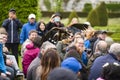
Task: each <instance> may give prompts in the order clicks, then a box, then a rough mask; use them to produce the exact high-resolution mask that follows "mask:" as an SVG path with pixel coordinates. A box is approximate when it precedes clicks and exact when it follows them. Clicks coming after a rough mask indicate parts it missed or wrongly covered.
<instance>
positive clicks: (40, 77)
mask: <svg viewBox="0 0 120 80" xmlns="http://www.w3.org/2000/svg"><path fill="white" fill-rule="evenodd" d="M59 66H60V57H59V55H58V52H57V50H55V49H52V48H50V49H48V50H47V51H46V52H45V54H44V55H43V57H42V59H41V65H40V66H39V67H38V68H37V70H36V77H35V80H47V76H48V73H49V72H50V71H51V70H52V69H54V68H56V67H59Z"/></svg>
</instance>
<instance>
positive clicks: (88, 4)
mask: <svg viewBox="0 0 120 80" xmlns="http://www.w3.org/2000/svg"><path fill="white" fill-rule="evenodd" d="M91 10H92V5H91V4H90V3H86V4H85V5H84V8H83V10H82V11H83V12H90V11H91Z"/></svg>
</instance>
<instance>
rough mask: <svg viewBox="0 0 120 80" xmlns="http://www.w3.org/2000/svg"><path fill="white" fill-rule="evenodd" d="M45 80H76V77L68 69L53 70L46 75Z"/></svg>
mask: <svg viewBox="0 0 120 80" xmlns="http://www.w3.org/2000/svg"><path fill="white" fill-rule="evenodd" d="M47 80H77V75H76V74H75V73H74V72H72V71H71V70H69V69H65V68H55V69H53V70H52V71H51V72H50V73H49V74H48V77H47Z"/></svg>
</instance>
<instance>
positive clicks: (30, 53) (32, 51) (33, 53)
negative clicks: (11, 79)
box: [22, 44, 40, 75]
mask: <svg viewBox="0 0 120 80" xmlns="http://www.w3.org/2000/svg"><path fill="white" fill-rule="evenodd" d="M26 48H27V50H26V51H25V53H24V55H23V61H22V66H23V72H24V74H25V75H26V74H27V69H28V67H29V65H30V63H31V62H32V61H33V60H34V59H35V58H36V57H37V55H38V53H39V52H40V49H39V48H35V47H34V45H33V44H28V45H27V46H26Z"/></svg>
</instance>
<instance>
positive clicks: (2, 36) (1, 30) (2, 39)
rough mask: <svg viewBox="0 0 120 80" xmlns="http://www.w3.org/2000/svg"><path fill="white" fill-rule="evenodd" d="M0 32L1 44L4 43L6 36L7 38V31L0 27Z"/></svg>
mask: <svg viewBox="0 0 120 80" xmlns="http://www.w3.org/2000/svg"><path fill="white" fill-rule="evenodd" d="M0 34H1V36H0V37H1V41H2V43H3V44H5V43H6V42H7V38H8V33H7V32H6V30H5V28H3V27H1V28H0Z"/></svg>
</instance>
